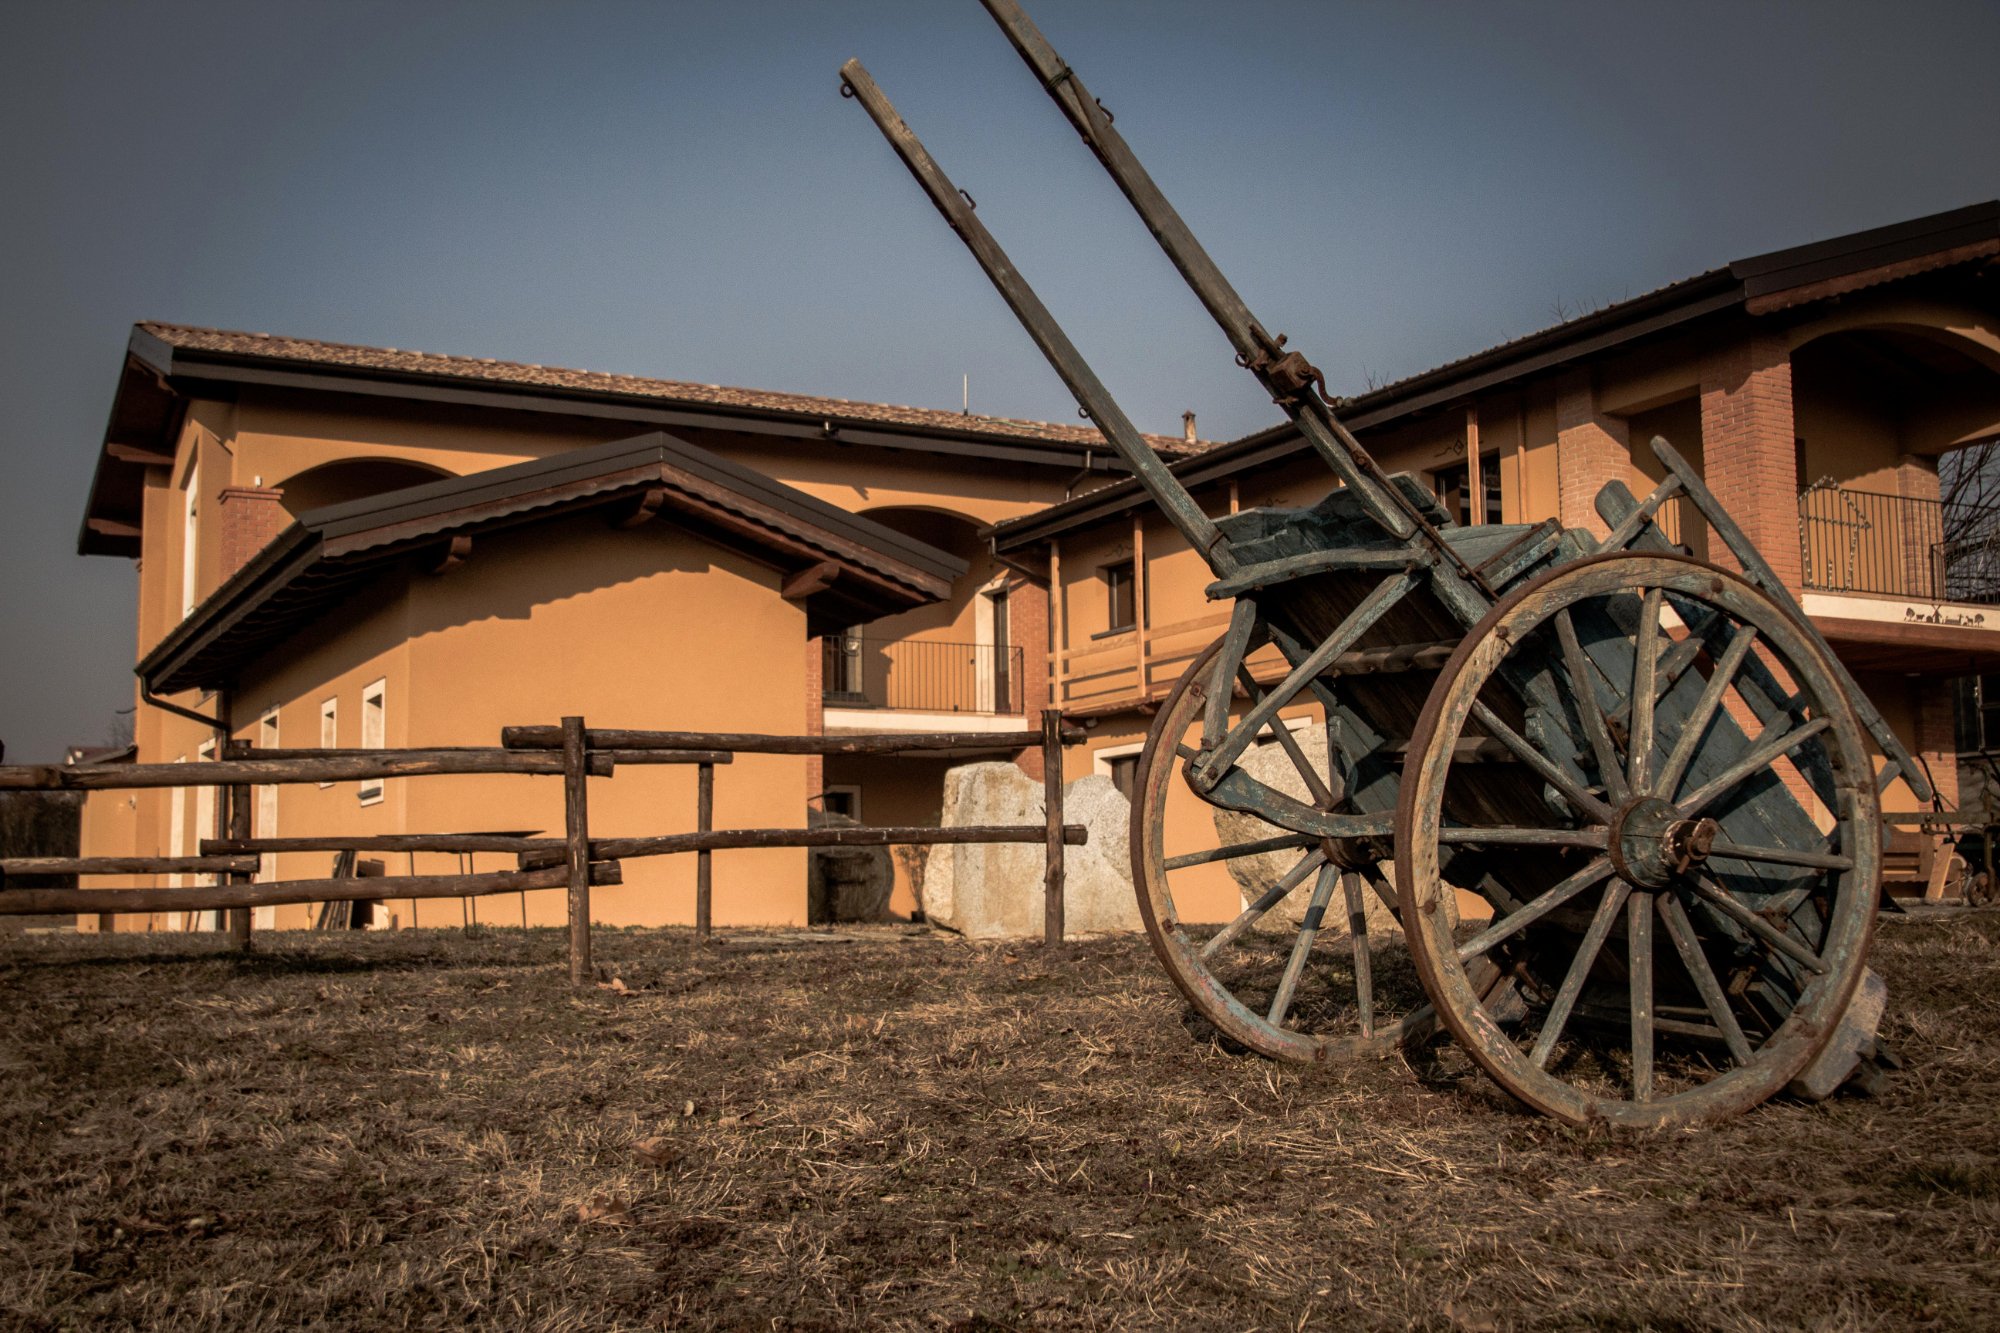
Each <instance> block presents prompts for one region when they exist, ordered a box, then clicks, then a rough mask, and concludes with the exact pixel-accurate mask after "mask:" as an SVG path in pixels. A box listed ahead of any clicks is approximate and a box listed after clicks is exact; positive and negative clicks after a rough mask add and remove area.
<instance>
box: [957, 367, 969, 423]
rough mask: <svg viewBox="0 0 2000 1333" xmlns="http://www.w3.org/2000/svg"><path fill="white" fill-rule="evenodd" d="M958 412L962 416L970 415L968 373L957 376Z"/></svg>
mask: <svg viewBox="0 0 2000 1333" xmlns="http://www.w3.org/2000/svg"><path fill="white" fill-rule="evenodd" d="M958 414H959V415H960V416H962V417H969V416H971V415H972V376H971V375H969V374H967V375H961V376H960V377H959V384H958Z"/></svg>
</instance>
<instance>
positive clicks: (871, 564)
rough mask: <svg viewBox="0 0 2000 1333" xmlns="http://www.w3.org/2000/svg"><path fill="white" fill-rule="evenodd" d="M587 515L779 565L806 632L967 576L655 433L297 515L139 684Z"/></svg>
mask: <svg viewBox="0 0 2000 1333" xmlns="http://www.w3.org/2000/svg"><path fill="white" fill-rule="evenodd" d="M583 509H606V510H608V511H610V512H609V513H608V515H607V516H608V517H609V518H610V519H612V520H613V521H616V522H618V523H620V525H621V526H633V527H638V526H643V525H644V523H646V522H647V521H651V520H654V519H656V518H666V519H668V520H669V521H672V522H673V523H674V524H675V525H676V526H678V527H680V528H683V529H686V530H688V531H692V532H695V533H697V534H699V535H701V536H702V537H704V538H705V539H707V540H709V541H712V542H714V543H716V544H717V545H720V546H723V547H726V548H729V549H732V550H735V551H738V552H741V553H743V554H745V555H748V556H749V557H751V558H752V559H755V560H757V561H759V562H760V563H763V564H765V565H767V566H770V567H772V568H774V569H777V570H778V571H779V572H780V573H781V575H783V576H784V580H783V581H784V583H785V584H786V589H785V590H786V594H787V595H788V596H790V597H791V598H792V599H793V600H796V601H798V602H800V603H801V604H802V605H803V606H804V608H805V610H806V615H807V627H808V632H809V633H813V634H820V633H827V632H830V631H832V630H835V629H838V628H840V627H843V626H846V625H853V624H860V623H865V622H866V621H869V620H873V619H876V618H878V617H880V616H883V615H889V614H893V613H895V612H898V611H904V610H909V609H911V608H913V607H918V606H924V605H928V604H930V603H932V602H936V601H939V600H941V599H943V598H945V597H947V596H949V595H950V593H951V587H952V582H953V580H955V579H956V578H958V577H959V576H961V575H962V574H964V573H965V571H966V569H967V565H966V563H965V562H964V561H963V560H960V559H959V558H958V557H956V556H953V555H950V554H948V553H946V552H944V551H940V550H938V549H936V548H935V547H932V546H929V545H926V544H925V543H923V542H919V541H916V540H914V539H913V538H910V537H906V536H904V535H902V534H901V533H898V532H895V531H893V530H891V529H889V528H886V527H883V526H882V525H881V524H879V523H874V522H871V521H870V520H868V519H865V518H860V517H858V516H856V515H853V514H849V513H847V512H846V511H845V510H842V509H839V508H836V507H835V506H833V505H830V504H827V503H825V502H824V501H821V500H816V499H814V498H813V497H811V496H808V495H806V494H804V493H802V492H800V491H797V490H794V489H793V488H791V487H789V486H785V485H783V484H782V483H779V482H776V481H773V480H771V479H770V478H769V477H766V476H764V475H762V474H761V473H758V472H755V471H752V470H751V469H748V468H744V467H740V466H738V465H736V464H734V463H731V462H729V461H728V460H726V459H723V458H719V457H717V456H716V455H714V454H712V453H710V452H708V451H707V450H704V449H700V448H697V447H696V446H694V445H691V444H688V443H687V442H686V441H683V440H677V439H674V438H673V437H672V436H669V435H666V434H664V433H660V432H654V433H652V434H649V435H644V436H640V437H637V438H635V439H631V440H622V441H616V442H614V443H611V444H607V445H599V446H596V447H594V448H589V449H582V450H576V451H573V452H571V453H566V454H561V455H557V456H556V457H553V458H548V459H538V460H535V461H533V462H529V463H522V464H518V465H516V466H513V467H507V468H499V469H495V470H493V471H490V472H480V473H475V474H473V475H472V476H469V477H460V478H452V479H448V480H445V481H438V482H431V483H427V484H425V485H422V486H414V487H410V488H409V489H407V490H400V491H393V492H390V493H388V494H386V495H379V496H373V497H370V498H368V499H365V500H357V501H354V502H351V503H348V504H341V505H330V506H328V507H326V508H324V509H316V510H312V511H309V512H307V513H305V514H302V515H300V516H299V518H298V520H297V521H296V522H295V523H293V524H292V525H291V526H290V527H289V528H287V529H286V530H285V531H284V532H282V533H280V534H279V535H278V536H277V537H276V538H275V539H273V540H272V542H271V543H270V544H269V545H268V546H266V547H265V548H264V549H263V550H262V551H260V552H259V553H258V554H257V555H256V556H255V557H254V558H253V559H252V560H251V561H250V562H249V563H248V564H247V565H245V566H244V567H243V568H242V569H241V570H239V571H238V572H237V573H236V574H235V575H234V576H233V577H232V578H230V579H229V580H228V581H227V582H226V583H224V584H223V585H222V586H221V587H220V588H218V589H216V590H215V592H214V593H213V594H211V595H210V596H209V597H208V598H207V599H206V600H205V601H204V602H203V603H202V604H201V605H200V606H199V607H197V608H195V610H194V612H193V613H192V614H190V615H189V616H188V618H187V619H186V620H184V621H183V622H182V623H181V624H180V625H179V626H177V627H176V628H175V629H174V630H173V631H172V632H170V633H169V634H168V635H167V636H166V637H165V638H164V639H162V640H161V641H160V643H159V644H158V645H157V646H156V647H154V648H153V650H152V651H151V652H149V653H148V654H147V655H146V657H145V659H144V660H143V661H141V662H140V663H139V665H138V672H139V675H140V677H141V678H142V679H143V680H144V681H145V683H146V685H147V687H148V688H149V689H150V690H152V691H153V692H154V693H159V694H165V693H172V692H176V691H180V690H186V689H194V688H202V689H214V688H217V687H220V686H225V685H228V684H230V683H232V682H233V681H234V680H235V679H236V678H237V676H238V675H239V673H240V672H241V670H242V668H243V667H244V666H246V665H247V664H248V663H250V662H252V661H254V660H255V659H256V658H257V657H259V656H260V655H261V654H263V653H264V652H265V651H267V650H269V649H270V648H272V647H274V646H275V645H277V644H278V643H280V642H282V641H283V640H285V639H286V638H288V637H290V636H292V635H294V634H296V633H297V632H298V631H299V630H300V629H302V628H303V627H305V626H306V625H308V624H310V623H311V621H312V620H313V618H314V617H316V616H319V615H321V614H323V613H325V612H326V611H327V610H329V609H331V607H333V606H334V605H336V604H337V603H339V602H341V601H342V600H344V599H345V598H347V597H349V596H350V595H352V594H353V593H355V592H356V591H358V590H359V589H360V588H361V587H362V586H363V585H365V584H367V583H368V582H370V581H372V580H374V579H376V578H379V577H382V576H384V575H385V574H388V573H390V572H392V571H395V570H407V569H410V568H415V567H430V568H434V567H437V566H439V565H440V564H442V563H444V562H445V559H446V558H447V557H448V556H450V555H451V554H453V553H454V543H458V542H462V540H463V539H472V538H478V539H480V540H484V539H485V538H487V537H489V536H491V535H492V534H495V533H499V532H502V531H504V530H506V529H510V528H515V527H520V526H523V525H527V524H533V523H539V522H543V521H546V520H548V519H551V518H554V517H557V516H560V515H564V514H569V513H573V512H576V511H578V510H583ZM460 549H462V547H461V548H460ZM473 558H475V559H476V558H477V555H476V553H475V555H474V557H473ZM556 558H559V555H558V556H557V557H556Z"/></svg>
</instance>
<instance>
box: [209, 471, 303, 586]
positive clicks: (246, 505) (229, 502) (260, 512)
mask: <svg viewBox="0 0 2000 1333" xmlns="http://www.w3.org/2000/svg"><path fill="white" fill-rule="evenodd" d="M260 480H261V479H260ZM283 494H284V492H282V491H277V490H272V489H270V488H269V487H264V486H225V487H223V488H222V504H221V506H220V508H219V510H218V512H219V513H220V514H221V517H222V577H223V579H224V580H225V581H226V580H227V579H228V578H229V576H230V575H231V574H234V573H235V572H236V571H237V570H239V569H241V568H243V566H245V565H247V564H249V563H250V557H251V556H253V555H255V554H257V552H259V551H261V550H263V549H264V548H265V547H266V546H268V545H270V542H271V539H272V538H273V537H275V536H277V535H278V534H279V533H281V532H283V531H284V530H285V529H286V528H288V527H290V526H291V522H292V516H291V515H290V514H288V513H286V512H285V506H284V505H283V504H281V503H279V499H280V497H281V496H282V495H283Z"/></svg>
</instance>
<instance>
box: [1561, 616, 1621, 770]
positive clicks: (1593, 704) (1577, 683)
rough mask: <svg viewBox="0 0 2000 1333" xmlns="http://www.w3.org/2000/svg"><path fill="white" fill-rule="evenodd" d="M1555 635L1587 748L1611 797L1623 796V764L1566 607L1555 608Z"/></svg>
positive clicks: (1573, 623) (1589, 663)
mask: <svg viewBox="0 0 2000 1333" xmlns="http://www.w3.org/2000/svg"><path fill="white" fill-rule="evenodd" d="M1556 637H1557V638H1558V639H1560V640H1561V641H1562V650H1563V664H1564V666H1565V667H1566V668H1567V669H1568V672H1569V689H1570V694H1571V695H1572V696H1574V698H1575V701H1576V711H1577V715H1578V716H1579V717H1580V718H1582V719H1583V730H1584V734H1585V735H1586V736H1588V737H1589V738H1590V748H1591V751H1592V752H1593V753H1594V754H1596V756H1597V771H1598V773H1599V775H1600V776H1602V778H1603V779H1604V789H1605V791H1607V792H1609V793H1610V795H1611V799H1612V800H1614V801H1622V800H1624V799H1625V791H1626V788H1625V766H1624V765H1623V764H1621V763H1619V762H1618V748H1617V747H1616V746H1615V745H1613V744H1612V743H1611V728H1610V726H1609V725H1608V724H1607V723H1606V722H1605V720H1604V709H1603V707H1602V706H1601V705H1600V704H1599V703H1598V700H1597V686H1596V685H1595V684H1594V683H1593V682H1592V679H1591V677H1592V675H1593V673H1594V671H1595V668H1594V667H1593V666H1592V665H1591V662H1590V659H1589V658H1588V657H1586V656H1584V652H1583V644H1582V643H1581V642H1580V641H1579V640H1578V639H1577V637H1576V623H1575V622H1574V621H1573V620H1572V619H1571V618H1570V614H1569V608H1568V607H1564V608H1563V609H1562V610H1560V611H1558V612H1556Z"/></svg>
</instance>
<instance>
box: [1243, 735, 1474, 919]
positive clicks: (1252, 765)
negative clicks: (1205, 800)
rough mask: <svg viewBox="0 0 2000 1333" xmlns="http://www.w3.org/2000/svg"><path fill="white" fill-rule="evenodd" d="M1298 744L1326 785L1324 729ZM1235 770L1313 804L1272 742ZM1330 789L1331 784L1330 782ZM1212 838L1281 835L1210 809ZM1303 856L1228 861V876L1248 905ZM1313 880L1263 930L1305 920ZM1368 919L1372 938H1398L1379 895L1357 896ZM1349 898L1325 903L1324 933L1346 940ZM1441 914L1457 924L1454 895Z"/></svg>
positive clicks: (1385, 872)
mask: <svg viewBox="0 0 2000 1333" xmlns="http://www.w3.org/2000/svg"><path fill="white" fill-rule="evenodd" d="M1292 735H1293V737H1294V738H1295V739H1296V740H1297V741H1298V743H1299V750H1300V751H1301V752H1302V753H1303V754H1304V755H1305V757H1306V762H1307V763H1309V764H1311V765H1312V767H1313V770H1314V771H1315V772H1317V773H1318V774H1319V776H1320V778H1321V779H1322V780H1327V774H1328V768H1327V761H1326V729H1325V728H1323V727H1318V726H1311V727H1305V728H1302V729H1300V730H1298V731H1295V732H1293V733H1292ZM1237 767H1239V768H1241V769H1242V770H1243V771H1244V772H1246V773H1248V774H1249V775H1250V776H1251V777H1253V778H1255V779H1257V781H1259V782H1261V783H1263V784H1264V785H1265V786H1267V787H1270V788H1272V789H1273V790H1275V791H1280V792H1283V793H1284V794H1285V795H1287V796H1290V797H1292V798H1293V799H1295V800H1300V801H1304V802H1306V803H1307V804H1311V803H1312V792H1311V790H1310V789H1309V788H1308V787H1307V786H1306V780H1305V777H1304V776H1303V775H1302V774H1301V773H1300V772H1299V769H1298V765H1297V764H1295V763H1293V762H1292V758H1291V756H1290V755H1288V754H1287V753H1285V747H1284V746H1282V745H1280V744H1278V743H1277V742H1276V741H1269V742H1266V743H1264V744H1261V745H1253V746H1251V747H1250V748H1249V749H1248V750H1246V751H1245V752H1244V754H1243V757H1242V758H1241V759H1240V760H1238V761H1237ZM1329 785H1331V783H1330V782H1329ZM1214 818H1215V833H1216V836H1217V837H1218V838H1220V839H1221V840H1222V844H1223V845H1224V846H1227V847H1234V846H1236V845H1238V844H1239V843H1245V842H1256V841H1258V840H1259V839H1262V838H1275V837H1278V836H1279V835H1280V834H1282V833H1284V831H1285V830H1283V829H1281V828H1279V827H1278V826H1277V825H1275V824H1270V823H1266V822H1265V821H1264V820H1261V819H1259V818H1257V816H1255V815H1246V814H1243V813H1241V812H1239V811H1235V810H1224V809H1222V808H1221V807H1219V806H1218V807H1215V808H1214ZM1304 854H1305V853H1304V852H1303V851H1283V852H1265V853H1264V854H1262V855H1261V856H1244V857H1239V858H1237V859H1236V860H1233V861H1230V862H1228V865H1229V873H1230V876H1231V877H1232V878H1234V879H1235V881H1236V883H1237V886H1238V887H1239V888H1240V889H1241V890H1242V894H1243V904H1244V906H1246V907H1247V906H1249V905H1250V903H1252V902H1254V901H1255V900H1256V899H1258V898H1260V897H1262V896H1263V895H1264V892H1265V890H1267V889H1269V888H1270V887H1271V886H1272V885H1274V884H1276V883H1277V882H1278V881H1279V880H1281V879H1283V878H1284V876H1285V872H1286V871H1288V870H1290V869H1291V868H1292V867H1293V866H1295V865H1296V864H1298V860H1299V858H1300V857H1301V856H1303V855H1304ZM1377 871H1378V873H1379V874H1380V876H1381V878H1382V882H1383V883H1385V884H1389V885H1392V886H1393V885H1394V884H1395V882H1396V874H1395V867H1394V865H1392V864H1390V863H1388V862H1384V863H1383V864H1382V865H1380V866H1379V867H1377ZM1316 878H1317V877H1316V876H1314V875H1308V876H1306V878H1305V881H1304V882H1303V883H1301V884H1300V885H1299V886H1298V887H1297V888H1296V889H1293V890H1292V891H1291V892H1290V893H1288V894H1286V895H1285V897H1284V899H1283V901H1281V902H1280V903H1279V904H1278V905H1277V906H1276V907H1274V908H1272V909H1271V910H1270V911H1269V912H1267V913H1265V915H1264V918H1263V920H1262V921H1261V922H1260V923H1259V926H1260V928H1262V929H1266V930H1293V929H1296V928H1297V927H1298V924H1299V923H1300V922H1301V921H1303V920H1304V919H1305V914H1306V906H1307V904H1308V903H1310V902H1311V901H1312V894H1313V882H1314V880H1315V879H1316ZM1361 901H1362V905H1363V907H1364V909H1365V910H1366V912H1367V916H1368V934H1369V937H1370V938H1371V939H1382V938H1386V937H1387V936H1389V935H1392V934H1398V933H1400V932H1401V930H1402V925H1401V923H1400V922H1398V921H1397V920H1396V914H1395V912H1393V911H1392V910H1390V908H1389V905H1388V904H1387V903H1385V902H1383V901H1382V897H1381V895H1380V894H1378V893H1376V892H1375V891H1374V890H1372V889H1371V890H1369V891H1368V892H1367V893H1365V894H1363V895H1362V897H1361ZM1346 902H1347V898H1346V895H1345V894H1344V893H1343V892H1342V891H1341V890H1340V889H1339V888H1338V887H1336V888H1335V889H1334V891H1333V900H1332V902H1331V903H1330V904H1329V908H1328V911H1327V914H1326V918H1325V923H1324V925H1323V926H1322V927H1321V930H1322V932H1324V933H1328V934H1333V935H1338V936H1345V935H1346V934H1347V933H1348V922H1347V908H1346ZM1444 903H1445V910H1446V912H1447V913H1448V914H1449V919H1450V920H1451V922H1452V924H1453V925H1457V924H1458V901H1457V895H1456V894H1446V895H1444Z"/></svg>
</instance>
